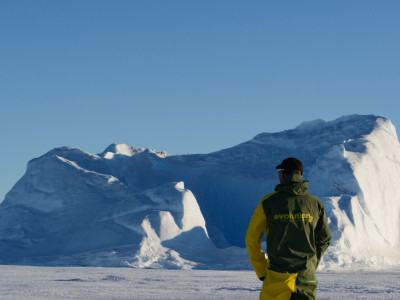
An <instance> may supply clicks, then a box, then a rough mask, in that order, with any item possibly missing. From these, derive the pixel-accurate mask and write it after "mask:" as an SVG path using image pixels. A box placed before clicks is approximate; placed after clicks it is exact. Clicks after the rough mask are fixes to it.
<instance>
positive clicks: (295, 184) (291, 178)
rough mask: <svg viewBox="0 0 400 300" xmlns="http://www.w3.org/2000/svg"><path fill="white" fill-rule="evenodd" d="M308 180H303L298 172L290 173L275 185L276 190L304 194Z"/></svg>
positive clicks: (290, 193)
mask: <svg viewBox="0 0 400 300" xmlns="http://www.w3.org/2000/svg"><path fill="white" fill-rule="evenodd" d="M307 189H308V180H305V181H303V176H301V175H300V174H290V175H287V176H286V177H285V178H283V180H282V182H281V183H280V184H278V185H277V186H276V187H275V191H276V192H285V193H287V194H289V195H304V194H305V193H307Z"/></svg>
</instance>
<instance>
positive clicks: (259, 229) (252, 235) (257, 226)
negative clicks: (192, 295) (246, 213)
mask: <svg viewBox="0 0 400 300" xmlns="http://www.w3.org/2000/svg"><path fill="white" fill-rule="evenodd" d="M270 195H271V194H269V195H267V196H265V197H264V198H263V199H262V200H261V201H260V203H259V204H258V206H257V208H256V210H255V211H254V214H253V216H252V218H251V220H250V224H249V227H248V228H247V233H246V248H247V252H248V253H249V259H250V263H251V265H252V266H253V268H254V271H256V274H257V276H258V278H261V277H263V276H264V275H265V273H266V270H267V268H268V267H269V264H268V262H267V259H266V258H265V253H264V252H263V251H262V249H261V241H262V238H263V235H264V232H265V231H267V234H268V224H267V216H266V215H265V212H264V209H263V206H262V202H263V201H264V200H265V199H266V198H268V197H269V196H270Z"/></svg>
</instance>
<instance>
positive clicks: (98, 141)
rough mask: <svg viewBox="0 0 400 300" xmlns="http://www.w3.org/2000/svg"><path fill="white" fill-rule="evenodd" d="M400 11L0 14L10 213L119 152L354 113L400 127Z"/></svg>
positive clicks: (390, 7)
mask: <svg viewBox="0 0 400 300" xmlns="http://www.w3.org/2000/svg"><path fill="white" fill-rule="evenodd" d="M399 53H400V1H398V0H392V1H390V0H385V1H368V0H359V1H348V0H339V1H338V0H335V1H320V0H314V1H266V0H262V1H261V0H260V1H251V0H246V1H244V0H242V1H235V0H226V1H223V0H201V1H200V0H198V1H195V0H193V1H188V0H181V1H174V0H169V1H167V0H160V1H152V0H149V1H144V0H143V1H135V0H130V1H121V0H119V1H111V0H110V1H102V0H90V1H89V0H58V1H54V0H47V1H41V0H35V1H32V0H26V1H21V0H1V1H0V100H1V110H0V126H1V129H0V134H1V135H0V139H1V143H2V145H1V147H0V165H1V172H0V200H1V199H3V198H4V195H5V193H6V192H8V191H9V190H10V189H11V187H12V186H13V185H14V184H15V183H16V181H17V180H18V179H19V178H20V177H21V176H22V175H23V174H24V172H25V169H26V164H27V162H28V161H29V160H30V159H32V158H34V157H38V156H40V155H42V154H44V153H45V152H47V151H49V150H51V149H53V148H55V147H59V146H73V147H77V148H81V149H83V150H85V151H88V152H92V153H99V152H102V151H103V150H104V149H105V148H106V147H107V146H108V145H109V144H111V143H113V142H118V143H125V144H128V145H130V146H138V147H148V148H152V149H156V150H158V151H162V150H166V151H167V152H169V153H171V154H183V153H207V152H212V151H216V150H220V149H223V148H228V147H231V146H234V145H236V144H239V143H241V142H244V141H247V140H249V139H251V138H252V137H254V136H255V135H256V134H258V133H261V132H276V131H281V130H285V129H291V128H294V127H295V126H297V125H298V124H300V123H301V122H302V121H306V120H313V119H318V118H322V119H325V120H333V119H336V118H338V117H340V116H342V115H345V114H353V113H358V114H376V115H382V116H385V117H388V118H390V119H391V120H392V122H393V123H394V125H395V126H397V127H399V126H400V115H399V114H400V111H399V100H400V60H399Z"/></svg>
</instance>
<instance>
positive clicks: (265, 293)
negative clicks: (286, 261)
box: [260, 270, 297, 300]
mask: <svg viewBox="0 0 400 300" xmlns="http://www.w3.org/2000/svg"><path fill="white" fill-rule="evenodd" d="M296 278H297V273H278V272H275V271H271V270H267V273H266V274H265V279H264V283H263V287H262V290H261V293H260V300H290V297H291V296H292V293H294V291H295V284H296Z"/></svg>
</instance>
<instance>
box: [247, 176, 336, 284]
mask: <svg viewBox="0 0 400 300" xmlns="http://www.w3.org/2000/svg"><path fill="white" fill-rule="evenodd" d="M307 188H308V181H303V178H302V176H301V175H298V174H292V175H288V176H286V177H285V178H284V179H283V181H282V183H281V184H278V185H277V186H276V187H275V193H272V194H268V195H266V196H265V197H264V198H263V199H262V200H261V201H260V203H259V205H258V206H257V208H256V210H255V212H254V214H253V217H252V219H251V221H250V224H249V228H248V230H247V234H246V247H247V250H248V252H249V257H250V262H251V264H252V265H253V267H254V269H255V271H256V273H257V276H258V277H259V278H261V277H263V276H264V275H265V274H266V270H267V269H269V270H272V271H275V272H279V273H296V274H297V278H298V280H303V281H314V280H315V270H316V269H317V266H318V264H319V261H320V259H321V256H322V254H323V253H324V252H325V250H326V249H327V248H328V246H329V242H330V240H331V233H330V230H329V226H328V222H327V219H326V216H325V210H324V206H323V204H322V202H321V201H320V200H319V199H318V198H317V197H315V196H313V195H311V194H309V193H307ZM264 232H267V254H268V262H267V260H266V259H265V255H264V252H263V251H262V250H261V240H262V237H263V235H264Z"/></svg>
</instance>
